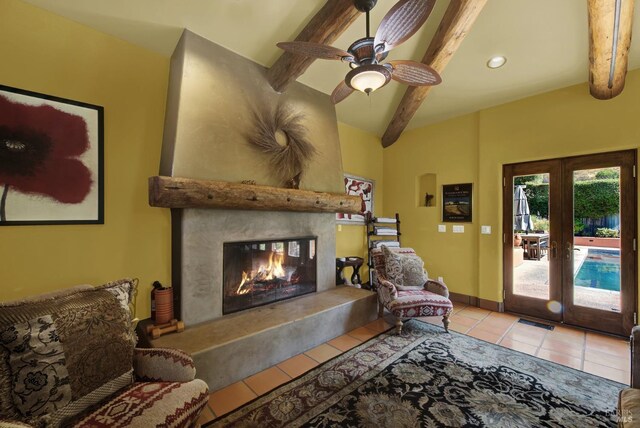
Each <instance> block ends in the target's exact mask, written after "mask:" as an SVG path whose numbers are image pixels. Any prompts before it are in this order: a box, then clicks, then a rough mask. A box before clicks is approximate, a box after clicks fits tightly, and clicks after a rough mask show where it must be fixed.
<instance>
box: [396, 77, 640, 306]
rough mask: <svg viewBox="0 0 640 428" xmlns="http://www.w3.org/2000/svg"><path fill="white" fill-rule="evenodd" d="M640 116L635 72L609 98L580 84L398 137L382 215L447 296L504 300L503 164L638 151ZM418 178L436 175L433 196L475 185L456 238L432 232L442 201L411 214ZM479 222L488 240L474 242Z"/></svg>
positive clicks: (639, 91)
mask: <svg viewBox="0 0 640 428" xmlns="http://www.w3.org/2000/svg"><path fill="white" fill-rule="evenodd" d="M427 102H428V101H427ZM638 111H640V70H636V71H633V72H631V73H629V74H628V76H627V84H626V88H625V90H624V92H623V93H622V94H621V95H620V96H618V97H617V98H615V99H613V100H609V101H599V100H596V99H594V98H592V97H591V96H590V95H589V90H588V87H587V85H586V84H581V85H576V86H571V87H568V88H564V89H561V90H557V91H553V92H549V93H546V94H542V95H538V96H534V97H530V98H527V99H524V100H520V101H517V102H512V103H509V104H505V105H501V106H498V107H495V108H491V109H487V110H482V111H480V112H478V113H474V114H472V115H469V116H465V117H461V118H456V119H452V120H449V121H446V122H442V123H439V124H436V125H432V126H428V127H424V128H420V129H416V130H412V131H408V132H405V133H404V134H403V135H402V137H401V138H400V139H399V140H398V142H397V143H396V144H394V145H393V146H391V147H390V148H388V149H385V151H384V179H385V189H384V190H385V191H384V193H385V207H384V209H385V212H388V211H390V210H395V209H399V211H400V213H401V216H402V220H403V223H402V227H403V237H404V243H405V244H407V245H408V246H413V247H415V248H416V250H418V253H419V254H421V255H422V256H423V257H424V258H425V260H426V265H427V268H428V269H429V273H430V275H431V276H438V275H440V276H443V277H444V280H445V282H446V283H447V285H448V286H449V287H450V289H451V290H452V291H454V292H458V293H464V294H470V295H472V296H477V297H480V298H484V299H488V300H493V301H502V239H501V237H502V220H501V219H502V183H501V182H502V165H504V164H508V163H514V162H525V161H530V160H537V159H548V158H556V157H565V156H572V155H580V154H588V153H595V152H606V151H614V150H621V149H629V148H638V147H639V146H640V120H638V117H637V116H638ZM425 172H435V173H436V174H437V180H438V182H437V185H438V188H439V192H441V186H442V184H446V183H465V182H473V183H474V207H473V209H474V214H473V223H472V224H468V223H467V224H465V226H466V229H465V233H464V234H460V235H456V234H453V233H451V229H450V227H448V229H447V232H446V233H438V232H437V225H438V224H440V220H441V213H440V210H441V199H440V195H438V196H437V197H438V202H437V204H436V205H437V208H416V207H415V194H414V189H415V180H416V177H417V176H419V175H421V174H423V173H425ZM398 207H402V208H398ZM480 225H489V226H491V227H492V231H493V233H492V234H491V235H481V234H480Z"/></svg>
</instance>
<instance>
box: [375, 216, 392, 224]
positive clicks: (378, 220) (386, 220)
mask: <svg viewBox="0 0 640 428" xmlns="http://www.w3.org/2000/svg"><path fill="white" fill-rule="evenodd" d="M395 222H396V219H395V218H391V217H376V218H375V223H395Z"/></svg>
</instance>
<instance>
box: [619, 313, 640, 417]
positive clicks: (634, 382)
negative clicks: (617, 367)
mask: <svg viewBox="0 0 640 428" xmlns="http://www.w3.org/2000/svg"><path fill="white" fill-rule="evenodd" d="M630 339H631V386H630V388H625V389H623V390H622V391H620V398H619V400H618V426H619V427H625V428H632V427H640V326H635V327H634V328H633V329H632V330H631V338H630Z"/></svg>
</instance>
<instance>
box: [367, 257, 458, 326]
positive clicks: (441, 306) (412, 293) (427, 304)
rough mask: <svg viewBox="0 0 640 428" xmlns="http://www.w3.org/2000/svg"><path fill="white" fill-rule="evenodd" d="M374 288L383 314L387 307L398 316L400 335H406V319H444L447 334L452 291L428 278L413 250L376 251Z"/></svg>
mask: <svg viewBox="0 0 640 428" xmlns="http://www.w3.org/2000/svg"><path fill="white" fill-rule="evenodd" d="M371 257H372V259H373V268H374V269H375V274H374V275H373V278H374V280H373V286H374V288H375V289H376V291H377V293H378V302H379V315H380V316H382V315H383V311H384V309H385V308H386V309H387V310H388V311H389V312H390V313H391V314H392V315H393V316H394V317H395V325H396V333H398V334H401V333H402V320H403V319H406V318H417V317H432V316H441V317H442V323H443V325H444V329H445V331H446V332H448V331H449V315H450V314H451V311H452V310H453V303H451V300H449V290H448V289H447V286H446V285H445V284H444V283H443V282H440V281H437V280H435V279H431V278H429V277H428V274H427V272H426V271H425V270H424V262H423V261H422V259H420V258H419V257H418V256H417V254H416V253H415V251H414V250H413V248H408V247H407V248H387V247H385V246H382V247H381V248H375V249H373V250H372V251H371Z"/></svg>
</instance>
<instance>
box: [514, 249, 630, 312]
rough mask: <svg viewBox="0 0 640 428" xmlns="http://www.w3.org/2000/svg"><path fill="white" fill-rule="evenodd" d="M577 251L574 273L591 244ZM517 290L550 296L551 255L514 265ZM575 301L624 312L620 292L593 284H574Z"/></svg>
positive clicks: (525, 260) (530, 294)
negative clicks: (587, 285)
mask: <svg viewBox="0 0 640 428" xmlns="http://www.w3.org/2000/svg"><path fill="white" fill-rule="evenodd" d="M575 248H576V251H574V272H573V273H574V275H575V274H576V273H577V272H578V270H579V269H580V266H582V263H583V262H584V260H585V259H586V257H587V253H588V251H589V248H596V247H583V246H580V247H578V246H576V247H575ZM513 292H514V294H517V295H520V296H527V297H534V298H538V299H543V300H549V260H548V255H547V256H543V257H542V258H541V259H540V260H528V259H526V258H525V259H524V261H523V262H522V264H520V265H519V266H516V267H514V268H513ZM574 303H575V304H576V305H578V306H585V307H588V308H595V309H601V310H605V311H614V312H620V310H621V308H620V292H619V291H610V290H601V289H597V288H589V287H579V286H576V287H574Z"/></svg>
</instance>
